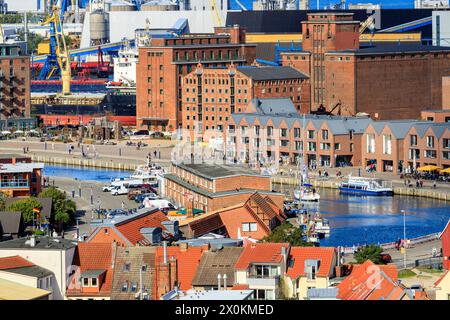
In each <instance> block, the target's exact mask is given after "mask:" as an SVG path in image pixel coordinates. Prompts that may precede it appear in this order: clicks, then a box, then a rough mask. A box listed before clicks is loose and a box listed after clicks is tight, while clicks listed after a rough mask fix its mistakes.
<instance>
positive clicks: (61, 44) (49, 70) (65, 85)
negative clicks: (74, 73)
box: [38, 0, 73, 95]
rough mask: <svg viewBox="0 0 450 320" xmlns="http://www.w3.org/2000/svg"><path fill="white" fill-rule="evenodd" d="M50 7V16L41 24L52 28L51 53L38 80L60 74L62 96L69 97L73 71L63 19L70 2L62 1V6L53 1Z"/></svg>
mask: <svg viewBox="0 0 450 320" xmlns="http://www.w3.org/2000/svg"><path fill="white" fill-rule="evenodd" d="M72 2H73V1H72ZM50 5H51V11H50V15H49V16H48V17H47V19H46V20H45V21H43V22H42V23H41V24H42V25H49V26H50V53H49V54H48V56H47V58H46V60H45V63H44V66H43V68H42V70H41V72H40V74H39V77H38V79H39V80H47V79H49V78H51V77H52V76H54V75H56V74H58V73H59V74H60V75H61V80H62V94H63V95H67V94H70V80H71V69H70V56H69V50H68V49H67V45H66V40H65V38H64V31H63V19H64V12H65V11H66V10H67V8H68V0H60V6H58V5H56V2H53V0H52V1H50Z"/></svg>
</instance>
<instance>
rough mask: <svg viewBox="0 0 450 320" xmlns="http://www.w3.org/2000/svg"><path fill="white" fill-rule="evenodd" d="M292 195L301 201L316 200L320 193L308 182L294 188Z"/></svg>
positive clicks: (318, 198)
mask: <svg viewBox="0 0 450 320" xmlns="http://www.w3.org/2000/svg"><path fill="white" fill-rule="evenodd" d="M294 197H295V199H297V200H300V201H303V202H317V201H319V200H320V194H319V193H318V192H317V191H316V189H314V188H313V187H312V185H310V184H303V185H302V186H301V187H300V188H297V189H295V190H294Z"/></svg>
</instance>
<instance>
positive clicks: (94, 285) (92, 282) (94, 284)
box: [91, 278, 98, 287]
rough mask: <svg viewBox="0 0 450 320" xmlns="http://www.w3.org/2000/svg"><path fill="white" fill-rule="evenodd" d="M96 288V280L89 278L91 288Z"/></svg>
mask: <svg viewBox="0 0 450 320" xmlns="http://www.w3.org/2000/svg"><path fill="white" fill-rule="evenodd" d="M96 286H98V282H97V278H91V287H96Z"/></svg>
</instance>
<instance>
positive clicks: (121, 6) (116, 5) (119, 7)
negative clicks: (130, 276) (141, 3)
mask: <svg viewBox="0 0 450 320" xmlns="http://www.w3.org/2000/svg"><path fill="white" fill-rule="evenodd" d="M136 10H137V7H136V5H134V4H132V3H129V2H125V1H115V2H111V7H110V9H109V11H136Z"/></svg>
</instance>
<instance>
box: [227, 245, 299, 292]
mask: <svg viewBox="0 0 450 320" xmlns="http://www.w3.org/2000/svg"><path fill="white" fill-rule="evenodd" d="M289 250H290V246H289V244H287V243H251V244H249V245H247V246H246V247H244V250H243V251H242V253H241V256H240V257H239V260H238V261H237V262H236V264H235V275H234V281H235V286H234V288H236V289H237V288H239V289H251V290H254V298H255V299H256V300H274V299H277V298H279V297H280V294H281V290H280V284H281V278H282V277H283V276H284V274H285V273H286V269H287V261H288V257H289Z"/></svg>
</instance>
